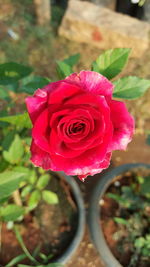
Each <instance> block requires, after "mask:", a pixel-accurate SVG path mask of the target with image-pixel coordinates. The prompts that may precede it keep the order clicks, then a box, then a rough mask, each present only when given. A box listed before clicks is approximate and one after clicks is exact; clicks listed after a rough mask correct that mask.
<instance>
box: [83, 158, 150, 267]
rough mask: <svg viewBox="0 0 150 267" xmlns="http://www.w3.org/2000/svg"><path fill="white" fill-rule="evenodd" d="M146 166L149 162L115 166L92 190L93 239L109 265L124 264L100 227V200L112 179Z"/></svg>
mask: <svg viewBox="0 0 150 267" xmlns="http://www.w3.org/2000/svg"><path fill="white" fill-rule="evenodd" d="M139 167H144V168H148V169H150V165H149V164H143V163H135V164H125V165H121V166H119V167H117V168H114V169H113V170H112V171H110V172H108V173H107V174H105V175H104V176H102V177H101V178H100V180H99V182H98V184H97V185H96V188H94V190H93V192H92V197H91V200H90V205H89V210H88V226H89V231H90V235H91V239H92V241H93V243H94V245H95V247H96V249H97V251H98V253H99V255H100V257H101V259H102V260H103V263H104V264H105V266H107V267H121V266H122V265H121V264H120V263H119V262H118V260H117V259H116V258H115V257H114V255H113V254H112V252H111V251H110V249H109V247H108V245H107V243H106V240H105V237H104V234H103V231H102V229H101V227H100V223H99V221H100V205H99V200H100V199H101V198H102V197H103V195H104V193H105V192H106V190H107V188H108V187H109V185H110V184H111V182H112V180H113V179H114V178H115V177H116V176H118V175H121V174H123V173H124V172H126V171H129V170H131V169H133V168H139Z"/></svg>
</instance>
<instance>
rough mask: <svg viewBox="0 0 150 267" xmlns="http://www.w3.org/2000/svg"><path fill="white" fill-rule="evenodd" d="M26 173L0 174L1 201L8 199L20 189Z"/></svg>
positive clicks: (10, 172)
mask: <svg viewBox="0 0 150 267" xmlns="http://www.w3.org/2000/svg"><path fill="white" fill-rule="evenodd" d="M23 176H24V173H19V172H14V171H5V172H3V173H0V199H3V198H5V197H8V196H10V195H11V194H12V192H14V191H15V190H16V189H18V188H19V184H20V182H21V181H23Z"/></svg>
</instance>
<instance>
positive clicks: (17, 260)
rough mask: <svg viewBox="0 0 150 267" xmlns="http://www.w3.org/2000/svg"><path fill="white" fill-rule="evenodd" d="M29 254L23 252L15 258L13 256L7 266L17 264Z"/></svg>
mask: <svg viewBox="0 0 150 267" xmlns="http://www.w3.org/2000/svg"><path fill="white" fill-rule="evenodd" d="M26 257H27V256H26V255H25V254H21V255H19V256H17V257H15V258H13V259H12V260H11V261H10V262H9V263H7V264H6V265H5V267H13V266H16V264H18V263H19V262H20V261H22V260H24V259H25V258H26Z"/></svg>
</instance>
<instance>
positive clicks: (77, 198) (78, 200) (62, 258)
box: [54, 172, 85, 264]
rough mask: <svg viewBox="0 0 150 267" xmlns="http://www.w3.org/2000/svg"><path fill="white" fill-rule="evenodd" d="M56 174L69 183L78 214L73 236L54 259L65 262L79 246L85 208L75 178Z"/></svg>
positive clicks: (82, 232) (83, 227) (82, 233)
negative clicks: (61, 252) (62, 251)
mask: <svg viewBox="0 0 150 267" xmlns="http://www.w3.org/2000/svg"><path fill="white" fill-rule="evenodd" d="M56 175H58V176H59V177H60V178H62V179H64V180H65V181H66V182H67V183H68V184H69V185H70V187H71V189H72V192H73V196H74V198H75V201H76V203H77V207H78V215H79V217H78V226H77V230H76V233H75V235H74V238H73V239H72V241H71V243H70V245H69V246H68V247H67V249H66V250H65V251H64V253H63V254H62V255H61V256H60V257H58V258H56V260H55V261H54V262H56V263H61V264H66V263H67V262H68V261H69V260H70V259H71V257H72V256H73V254H74V253H75V252H76V250H77V248H78V247H79V244H80V243H81V241H82V239H83V235H84V232H85V208H84V201H83V197H82V193H81V191H80V188H79V186H78V184H77V182H76V181H75V178H74V177H71V176H68V175H66V174H65V173H63V172H56Z"/></svg>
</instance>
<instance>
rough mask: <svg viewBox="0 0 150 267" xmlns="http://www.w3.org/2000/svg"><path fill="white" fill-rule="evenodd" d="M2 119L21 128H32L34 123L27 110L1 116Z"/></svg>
mask: <svg viewBox="0 0 150 267" xmlns="http://www.w3.org/2000/svg"><path fill="white" fill-rule="evenodd" d="M0 121H4V122H8V123H11V124H12V125H15V126H17V127H20V128H32V123H31V120H30V118H29V115H28V113H27V112H25V113H23V114H17V115H12V116H6V117H0Z"/></svg>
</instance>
